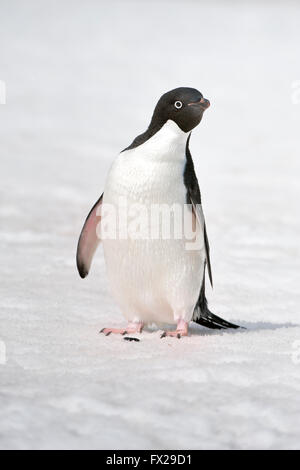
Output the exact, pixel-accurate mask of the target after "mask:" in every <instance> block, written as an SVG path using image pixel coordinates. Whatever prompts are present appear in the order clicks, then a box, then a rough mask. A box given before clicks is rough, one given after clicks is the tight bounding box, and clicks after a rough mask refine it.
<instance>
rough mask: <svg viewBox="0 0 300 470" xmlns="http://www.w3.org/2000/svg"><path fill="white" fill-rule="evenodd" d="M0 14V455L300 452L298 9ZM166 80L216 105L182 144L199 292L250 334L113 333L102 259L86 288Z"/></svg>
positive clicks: (67, 9)
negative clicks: (86, 269)
mask: <svg viewBox="0 0 300 470" xmlns="http://www.w3.org/2000/svg"><path fill="white" fill-rule="evenodd" d="M0 7H1V18H0V49H1V50H0V79H1V80H3V81H5V82H6V89H7V97H6V105H0V159H1V185H0V198H1V199H0V249H1V271H0V275H1V283H0V340H1V341H4V342H5V344H6V355H7V364H6V365H0V416H1V419H0V447H1V448H5V449H7V448H18V449H28V448H34V449H40V448H126V449H134V448H157V449H158V448H172V449H180V448H185V449H189V448H195V449H197V448H201V449H207V448H224V449H237V448H238V449H240V448H242V449H245V448H268V449H271V448H299V442H300V430H299V422H300V398H299V397H300V393H299V392H300V363H299V357H300V355H299V351H298V353H297V348H298V350H299V340H300V327H299V324H300V312H299V304H300V299H299V268H300V261H299V167H300V163H299V160H300V158H299V157H300V155H299V144H300V137H299V120H300V92H299V80H300V54H299V44H300V6H299V3H298V2H288V1H282V2H276V1H274V2H271V1H265V2H258V1H257V2H256V1H254V2H249V3H248V2H243V1H242V2H234V1H231V2H225V1H224V2H214V1H213V2H211V1H210V2H207V3H202V2H200V1H199V2H197V1H191V2H187V1H184V2H183V1H173V2H167V1H160V2H158V1H157V2H156V1H151V2H146V1H139V2H128V1H122V2H120V3H118V2H116V1H109V2H107V3H104V2H100V1H98V2H97V1H85V2H79V1H78V2H77V1H65V0H64V1H51V2H50V1H37V0H36V1H31V0H30V1H26V2H25V1H24V2H23V1H13V0H10V1H9V2H7V1H4V0H0ZM297 81H298V85H297V83H296V82H297ZM177 86H192V87H196V88H198V89H200V91H201V92H202V93H203V94H204V96H205V97H207V98H209V99H210V100H211V108H210V109H209V110H208V111H207V112H206V113H205V116H204V119H203V121H202V123H201V125H200V126H199V128H197V129H196V130H195V131H194V133H193V136H192V139H191V151H192V155H193V157H194V160H195V166H196V169H197V174H198V177H199V182H200V186H201V190H202V195H203V204H204V210H205V214H206V220H207V226H208V234H209V238H210V244H211V253H212V266H213V274H214V283H215V288H214V291H213V292H211V291H208V297H209V300H210V305H211V307H212V309H213V311H215V312H216V313H220V314H221V315H222V316H223V317H225V318H226V319H228V320H233V321H235V322H239V323H240V324H243V325H244V326H246V327H247V330H246V331H237V332H224V333H222V332H214V331H208V330H206V329H204V328H203V329H202V328H200V327H199V328H197V327H193V328H192V329H191V336H190V337H188V338H184V339H182V340H180V341H179V340H177V339H172V338H171V339H164V340H160V333H161V332H159V331H158V330H157V329H152V330H148V331H145V332H144V333H143V334H142V335H141V341H140V342H139V343H128V342H125V341H124V340H123V339H122V338H121V337H112V336H110V337H107V338H106V337H103V336H102V335H101V336H100V335H98V331H99V330H100V329H101V328H102V327H104V326H121V325H123V324H124V320H123V318H122V316H121V313H120V312H119V311H118V309H117V307H116V306H115V304H114V302H113V299H112V298H111V297H110V294H109V292H108V286H107V281H106V275H105V267H104V262H103V254H102V249H101V248H100V249H99V251H98V253H97V256H96V259H95V262H94V264H93V269H92V270H91V273H90V275H89V276H88V278H87V279H85V280H84V281H83V280H81V279H80V278H79V276H78V274H77V272H76V267H75V251H76V244H77V239H78V235H79V233H80V230H81V226H82V223H83V221H84V218H85V216H86V215H87V213H88V211H89V209H90V207H91V206H92V205H93V203H94V202H95V200H96V199H97V198H98V197H99V195H100V193H101V192H102V188H103V184H104V181H105V177H106V174H107V171H108V169H109V166H110V165H111V163H112V161H113V159H114V157H115V155H116V154H117V153H118V152H119V151H120V150H121V149H123V148H124V147H126V146H127V145H129V144H130V143H131V141H132V140H133V138H134V137H135V136H136V135H137V134H138V133H140V132H142V131H143V130H145V128H146V127H147V125H148V123H149V120H150V117H151V114H152V111H153V108H154V105H155V103H156V101H157V99H158V98H159V97H160V95H161V94H162V93H164V92H165V91H167V90H169V89H172V88H174V87H177ZM295 341H296V343H295Z"/></svg>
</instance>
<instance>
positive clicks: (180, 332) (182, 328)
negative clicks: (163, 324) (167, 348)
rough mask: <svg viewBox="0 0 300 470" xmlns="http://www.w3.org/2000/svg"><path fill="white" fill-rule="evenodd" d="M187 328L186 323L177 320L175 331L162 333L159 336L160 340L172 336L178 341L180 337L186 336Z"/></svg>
mask: <svg viewBox="0 0 300 470" xmlns="http://www.w3.org/2000/svg"><path fill="white" fill-rule="evenodd" d="M188 328H189V324H188V322H185V321H183V320H179V322H178V323H177V328H176V330H175V331H164V332H163V334H162V335H161V338H166V337H167V336H172V337H176V338H178V339H180V338H181V337H182V336H187V335H188Z"/></svg>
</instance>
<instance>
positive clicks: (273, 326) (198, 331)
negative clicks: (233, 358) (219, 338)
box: [189, 322, 300, 336]
mask: <svg viewBox="0 0 300 470" xmlns="http://www.w3.org/2000/svg"><path fill="white" fill-rule="evenodd" d="M240 326H241V328H237V329H232V328H228V329H222V330H217V329H216V330H209V329H208V328H205V327H201V326H198V325H196V324H195V323H194V324H193V323H192V324H191V326H190V328H189V332H190V334H191V335H198V336H207V335H220V334H222V335H223V334H240V333H243V334H244V333H250V332H253V331H262V330H278V329H280V328H296V327H299V326H300V325H296V324H294V323H270V322H243V324H240Z"/></svg>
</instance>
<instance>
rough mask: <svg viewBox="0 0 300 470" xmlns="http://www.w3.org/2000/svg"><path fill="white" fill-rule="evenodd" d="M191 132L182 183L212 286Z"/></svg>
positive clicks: (207, 244)
mask: <svg viewBox="0 0 300 470" xmlns="http://www.w3.org/2000/svg"><path fill="white" fill-rule="evenodd" d="M190 137H191V134H190V135H189V137H188V139H187V143H186V150H185V153H186V165H185V169H184V175H183V178H184V184H185V187H186V189H187V197H186V199H187V204H192V206H193V210H194V213H195V216H196V218H197V220H198V222H199V224H200V225H201V227H202V230H203V233H204V245H205V254H206V262H207V269H208V275H209V280H210V283H211V286H212V287H213V279H212V272H211V263H210V255H209V243H208V236H207V230H206V224H205V219H204V214H203V209H202V205H201V193H200V188H199V183H198V179H197V176H196V173H195V168H194V162H193V159H192V155H191V152H190V149H189V142H190Z"/></svg>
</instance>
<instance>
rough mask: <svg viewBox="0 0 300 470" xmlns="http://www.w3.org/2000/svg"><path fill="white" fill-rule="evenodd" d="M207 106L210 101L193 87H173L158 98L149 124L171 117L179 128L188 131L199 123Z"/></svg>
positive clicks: (160, 123)
mask: <svg viewBox="0 0 300 470" xmlns="http://www.w3.org/2000/svg"><path fill="white" fill-rule="evenodd" d="M209 106H210V102H209V101H208V100H206V99H205V98H203V95H202V93H200V91H198V90H196V89H195V88H185V87H181V88H175V89H174V90H171V91H168V92H167V93H165V94H164V95H162V97H161V98H160V99H159V101H158V103H157V105H156V107H155V110H154V113H153V116H152V121H151V124H152V125H153V124H154V125H157V124H159V125H162V124H164V123H165V122H167V121H168V120H169V119H171V120H172V121H174V122H176V124H177V125H178V126H179V127H180V129H181V130H183V131H184V132H189V131H191V130H192V129H194V127H196V126H197V125H198V124H199V123H200V121H201V119H202V116H203V113H204V111H205V110H206V109H207V108H208V107H209Z"/></svg>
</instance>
